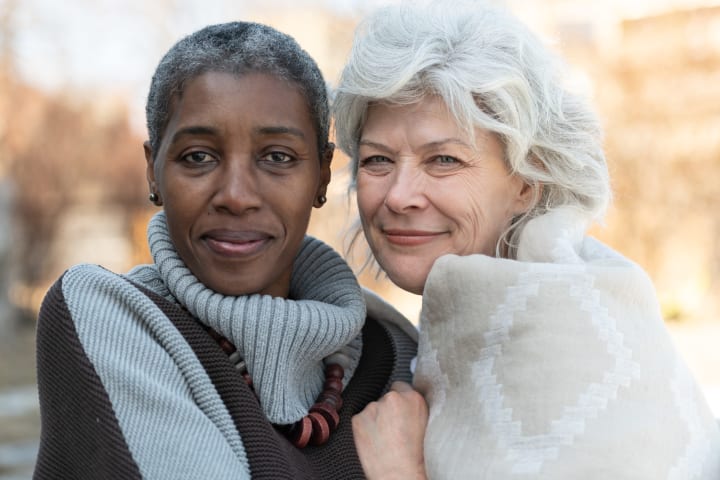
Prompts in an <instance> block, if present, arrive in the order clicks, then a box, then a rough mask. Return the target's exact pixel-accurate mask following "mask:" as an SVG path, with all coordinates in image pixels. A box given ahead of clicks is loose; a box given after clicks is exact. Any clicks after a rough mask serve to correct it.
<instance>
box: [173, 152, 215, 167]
mask: <svg viewBox="0 0 720 480" xmlns="http://www.w3.org/2000/svg"><path fill="white" fill-rule="evenodd" d="M180 160H181V161H182V162H184V163H186V164H188V165H190V166H196V165H205V164H208V163H210V162H212V161H213V160H215V157H214V156H212V155H210V154H209V153H207V152H204V151H202V150H197V151H194V152H190V153H186V154H185V155H183V156H182V157H180Z"/></svg>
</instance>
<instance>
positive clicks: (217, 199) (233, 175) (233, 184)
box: [212, 159, 262, 215]
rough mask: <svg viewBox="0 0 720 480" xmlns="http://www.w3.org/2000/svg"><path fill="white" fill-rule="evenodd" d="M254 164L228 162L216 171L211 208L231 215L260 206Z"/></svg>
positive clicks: (243, 161) (258, 187) (260, 201)
mask: <svg viewBox="0 0 720 480" xmlns="http://www.w3.org/2000/svg"><path fill="white" fill-rule="evenodd" d="M253 165H254V162H252V161H249V160H242V159H233V160H228V161H226V163H225V165H224V166H225V168H220V169H218V171H217V177H216V182H217V183H216V188H215V194H214V195H213V198H212V207H213V208H214V209H215V210H217V211H224V212H227V213H231V214H233V215H240V214H242V213H244V212H246V211H248V210H256V209H258V208H260V206H261V205H262V196H261V185H260V181H261V179H260V176H259V175H258V172H257V171H256V169H255V168H253Z"/></svg>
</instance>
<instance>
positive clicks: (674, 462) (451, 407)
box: [415, 239, 720, 480]
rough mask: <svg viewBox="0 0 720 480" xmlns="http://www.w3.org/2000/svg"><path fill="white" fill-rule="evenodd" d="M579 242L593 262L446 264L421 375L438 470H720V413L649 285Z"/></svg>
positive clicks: (540, 473) (628, 266)
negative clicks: (682, 354) (678, 347)
mask: <svg viewBox="0 0 720 480" xmlns="http://www.w3.org/2000/svg"><path fill="white" fill-rule="evenodd" d="M571 243H572V244H574V245H575V246H576V248H577V250H576V252H580V254H578V255H576V258H581V259H582V262H574V263H572V264H567V263H565V264H561V263H531V262H527V261H525V262H517V261H511V260H503V259H497V258H490V257H486V256H482V255H476V256H470V257H462V258H461V257H456V256H446V257H443V258H441V259H440V260H438V261H437V262H436V264H435V266H434V267H433V270H432V272H431V274H430V277H429V279H428V282H427V285H426V288H425V293H424V295H423V311H422V315H421V336H420V350H419V359H418V364H417V370H416V372H415V384H416V386H417V387H418V388H419V389H420V390H421V391H423V393H425V394H426V397H427V399H428V402H429V404H430V422H429V426H428V430H427V435H426V441H425V457H426V464H427V468H428V475H429V477H430V478H433V479H443V478H460V479H462V478H474V479H477V478H480V479H494V480H497V479H505V478H507V479H509V478H533V479H536V478H538V479H540V478H542V479H570V478H573V479H574V478H589V479H607V478H613V479H684V480H692V479H702V480H705V479H708V480H709V479H717V478H720V432H719V431H718V427H717V423H716V421H715V419H714V418H713V417H712V415H711V413H710V410H709V408H708V407H707V405H706V403H705V400H704V398H703V396H702V394H701V392H700V390H699V388H698V387H697V385H696V382H695V380H694V379H693V378H692V376H691V374H690V372H689V371H688V370H687V368H686V367H685V366H684V364H683V362H682V360H681V359H680V358H679V356H678V355H677V353H676V352H675V350H674V348H673V345H672V342H671V339H670V337H669V335H668V333H667V331H666V329H665V326H664V324H663V321H662V318H661V316H660V312H659V309H658V306H657V301H656V299H655V294H654V289H653V286H652V284H651V282H650V281H649V279H648V278H647V276H646V275H645V273H644V272H643V271H642V270H641V269H639V268H638V267H637V266H636V265H634V264H632V263H631V262H629V261H627V260H625V259H623V258H622V257H621V256H619V255H618V254H617V253H615V252H612V251H611V250H609V249H608V248H607V247H604V246H602V245H601V244H599V243H598V242H596V241H594V240H591V239H584V240H582V241H580V242H570V243H568V245H569V244H571ZM563 255H564V257H565V258H570V257H569V256H568V255H567V254H566V253H563Z"/></svg>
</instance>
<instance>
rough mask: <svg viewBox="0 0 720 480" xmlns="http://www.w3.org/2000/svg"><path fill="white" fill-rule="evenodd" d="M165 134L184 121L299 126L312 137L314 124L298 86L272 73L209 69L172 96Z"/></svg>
mask: <svg viewBox="0 0 720 480" xmlns="http://www.w3.org/2000/svg"><path fill="white" fill-rule="evenodd" d="M169 113H170V115H169V119H170V120H169V122H168V126H167V129H166V133H167V132H168V131H170V130H172V129H174V128H177V127H178V126H179V125H184V124H187V123H200V124H203V123H216V122H220V121H231V120H232V121H233V122H240V121H244V122H246V123H254V124H267V125H268V126H271V125H275V126H283V125H285V126H292V127H293V128H296V129H297V128H300V129H302V130H303V131H305V132H306V133H307V135H308V140H310V139H311V138H312V139H313V140H314V137H315V135H316V132H315V124H314V122H313V121H312V112H311V110H310V108H309V106H308V103H307V101H306V98H305V96H304V94H303V92H302V91H301V89H300V88H299V87H297V86H296V85H295V84H293V83H292V82H288V81H286V80H284V79H281V78H279V77H277V76H275V75H272V74H268V73H259V72H251V73H244V74H239V75H238V74H232V73H226V72H215V71H210V72H206V73H203V74H201V75H198V76H196V77H194V78H192V79H190V80H189V81H187V82H186V83H185V84H184V86H183V89H182V91H181V92H179V93H178V94H177V95H175V97H174V98H173V101H172V105H171V109H170V112H169Z"/></svg>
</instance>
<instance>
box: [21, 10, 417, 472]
mask: <svg viewBox="0 0 720 480" xmlns="http://www.w3.org/2000/svg"><path fill="white" fill-rule="evenodd" d="M328 111H329V108H328V101H327V95H326V87H325V82H324V80H323V78H322V75H321V74H320V72H319V70H318V68H317V65H316V64H315V62H314V61H313V60H312V59H311V58H310V57H309V56H308V55H307V54H306V53H305V52H304V51H303V50H302V49H300V47H299V46H298V45H297V43H295V41H294V40H292V39H291V38H290V37H288V36H287V35H284V34H282V33H280V32H277V31H276V30H274V29H272V28H269V27H267V26H264V25H259V24H253V23H241V22H234V23H228V24H223V25H214V26H210V27H207V28H204V29H202V30H200V31H198V32H196V33H194V34H192V35H190V36H188V37H186V38H184V39H182V40H180V41H179V42H178V43H177V44H176V45H174V46H173V47H172V48H171V49H170V50H169V51H168V53H167V54H166V55H165V56H164V58H163V59H162V61H161V62H160V64H159V66H158V68H157V70H156V72H155V75H154V76H153V80H152V84H151V88H150V94H149V97H148V103H147V123H148V131H149V139H148V141H147V142H145V144H144V149H145V158H146V161H147V181H148V187H149V191H150V200H151V201H152V202H153V203H154V204H156V205H158V206H162V207H163V208H162V211H160V212H158V213H157V214H156V215H155V216H154V217H153V218H152V220H151V221H150V223H149V226H148V241H149V245H150V251H151V253H152V257H153V263H152V264H149V265H139V266H137V267H135V268H133V269H132V270H131V271H130V272H128V273H127V274H124V275H118V274H115V273H112V272H109V271H107V270H105V269H103V268H102V267H99V266H96V265H78V266H75V267H73V268H71V269H69V270H68V271H67V272H65V274H63V276H62V277H61V278H60V279H59V280H58V281H57V282H56V284H55V285H54V286H53V287H52V288H51V289H50V291H49V292H48V295H47V297H46V299H45V301H44V303H43V307H42V310H41V312H40V318H39V323H38V344H37V345H38V346H37V348H38V382H39V392H40V405H41V415H42V438H41V444H40V452H39V456H38V460H37V466H36V471H35V477H36V478H153V479H158V478H168V479H178V478H203V479H208V478H224V479H225V478H240V479H246V478H253V479H257V478H268V479H278V478H288V479H298V478H328V479H337V478H364V477H365V473H364V469H367V468H368V465H370V464H371V463H372V460H371V459H364V462H365V464H361V462H360V459H359V458H358V455H357V452H356V447H355V439H354V437H353V432H352V422H351V418H352V417H353V416H354V415H355V414H357V413H359V412H360V411H361V410H363V409H364V408H365V406H366V405H367V404H368V403H369V402H371V401H374V400H377V399H379V398H380V397H381V396H382V395H383V394H384V393H385V392H387V391H389V390H390V391H391V394H390V395H389V397H388V398H390V400H391V401H392V399H393V398H394V397H398V396H401V395H403V393H402V391H403V390H404V389H407V388H409V387H407V384H402V383H401V384H397V386H395V387H392V385H393V382H394V381H395V380H405V381H408V380H409V379H410V372H409V363H410V359H411V358H412V357H413V355H414V354H415V348H416V343H415V339H414V338H412V334H413V330H412V328H408V324H406V323H404V322H405V320H404V319H403V318H402V316H400V315H399V314H398V313H397V312H396V311H394V310H393V309H392V308H390V307H389V306H388V305H385V304H383V303H382V302H381V301H379V300H378V299H377V298H376V297H372V296H371V297H368V300H369V303H368V308H367V309H366V300H365V298H364V294H363V291H362V290H361V288H360V287H359V285H358V283H357V281H356V279H355V277H354V275H353V274H352V272H351V270H350V269H349V267H348V266H347V265H346V264H345V262H344V261H343V260H342V258H340V256H339V255H338V254H337V253H336V252H334V251H333V250H332V249H331V248H330V247H328V246H327V245H325V244H323V243H322V242H320V241H319V240H317V239H314V238H312V237H309V236H307V235H306V229H307V226H308V221H309V218H310V213H311V210H312V208H313V207H315V208H320V207H322V206H323V204H324V203H325V202H326V197H325V194H326V190H327V185H328V182H329V181H330V161H331V159H332V155H333V148H334V146H333V145H332V144H331V143H329V142H328V125H329V115H328ZM406 332H409V334H408V333H406ZM393 389H398V390H400V391H401V392H400V393H396V392H394V391H393ZM422 407H424V403H421V404H420V408H422Z"/></svg>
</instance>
